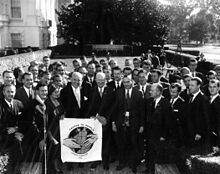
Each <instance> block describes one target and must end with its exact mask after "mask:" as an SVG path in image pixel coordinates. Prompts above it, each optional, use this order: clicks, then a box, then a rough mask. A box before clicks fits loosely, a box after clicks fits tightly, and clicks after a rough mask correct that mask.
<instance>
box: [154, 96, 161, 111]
mask: <svg viewBox="0 0 220 174" xmlns="http://www.w3.org/2000/svg"><path fill="white" fill-rule="evenodd" d="M161 98H162V95H161V96H160V97H158V98H156V100H155V106H154V108H156V107H157V105H158V103H159V101H160V100H161Z"/></svg>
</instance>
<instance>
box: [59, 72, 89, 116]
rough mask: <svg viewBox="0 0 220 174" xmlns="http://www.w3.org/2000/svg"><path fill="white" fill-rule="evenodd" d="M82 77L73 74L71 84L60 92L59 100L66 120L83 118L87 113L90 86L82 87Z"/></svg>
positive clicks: (78, 74) (77, 73)
mask: <svg viewBox="0 0 220 174" xmlns="http://www.w3.org/2000/svg"><path fill="white" fill-rule="evenodd" d="M82 79H83V76H82V74H81V73H79V72H73V73H72V76H71V79H70V80H71V82H70V83H68V84H67V86H66V87H65V88H63V89H62V90H61V92H60V99H61V103H62V104H63V107H64V109H65V111H66V117H67V118H85V117H86V114H87V113H88V103H89V93H90V90H91V84H89V83H85V84H84V85H83V86H82Z"/></svg>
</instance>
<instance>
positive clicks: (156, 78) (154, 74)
mask: <svg viewBox="0 0 220 174" xmlns="http://www.w3.org/2000/svg"><path fill="white" fill-rule="evenodd" d="M151 81H152V83H160V84H161V85H162V86H163V88H164V89H167V88H169V86H170V84H169V83H167V82H164V81H162V72H161V71H160V70H158V69H153V70H152V71H151Z"/></svg>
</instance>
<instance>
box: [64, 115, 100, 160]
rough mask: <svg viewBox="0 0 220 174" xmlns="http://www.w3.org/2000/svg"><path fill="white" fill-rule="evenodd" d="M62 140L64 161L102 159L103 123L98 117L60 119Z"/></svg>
mask: <svg viewBox="0 0 220 174" xmlns="http://www.w3.org/2000/svg"><path fill="white" fill-rule="evenodd" d="M60 142H61V159H62V161H63V162H91V161H99V160H102V158H101V154H102V125H101V123H100V122H99V121H98V120H97V119H76V118H64V119H63V120H60Z"/></svg>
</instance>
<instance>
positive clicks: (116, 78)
mask: <svg viewBox="0 0 220 174" xmlns="http://www.w3.org/2000/svg"><path fill="white" fill-rule="evenodd" d="M112 75H113V80H112V81H110V82H108V83H107V86H109V87H111V88H113V89H114V93H116V91H117V90H118V89H120V88H124V85H123V83H122V76H123V75H122V69H121V68H120V67H119V66H116V67H114V68H112ZM113 112H114V111H113ZM115 114H117V113H113V115H115ZM111 122H112V120H111ZM114 137H115V132H113V131H111V142H110V144H111V145H110V151H111V155H110V156H111V161H115V160H116V159H117V156H118V149H117V145H116V142H115V138H114Z"/></svg>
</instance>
